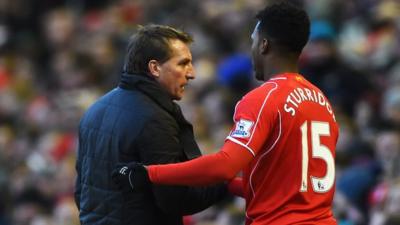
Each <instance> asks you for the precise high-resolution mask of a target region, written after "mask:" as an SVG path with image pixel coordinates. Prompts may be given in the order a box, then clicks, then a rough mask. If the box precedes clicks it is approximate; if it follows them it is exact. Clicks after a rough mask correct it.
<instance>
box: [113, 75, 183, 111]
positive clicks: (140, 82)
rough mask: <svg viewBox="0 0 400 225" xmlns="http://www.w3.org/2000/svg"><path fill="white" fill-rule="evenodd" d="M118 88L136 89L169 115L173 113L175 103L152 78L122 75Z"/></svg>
mask: <svg viewBox="0 0 400 225" xmlns="http://www.w3.org/2000/svg"><path fill="white" fill-rule="evenodd" d="M118 86H119V87H120V88H123V89H130V90H132V89H137V90H139V91H141V92H143V93H144V94H146V95H147V96H149V97H150V98H151V99H152V100H153V101H155V102H156V103H157V104H158V105H160V106H161V107H162V108H164V109H165V110H167V111H168V112H169V113H173V112H174V109H175V106H174V104H175V103H174V102H173V101H172V99H171V98H170V97H169V94H168V92H166V91H165V90H164V89H163V88H162V87H161V85H160V84H159V83H157V81H156V80H155V79H154V78H152V77H150V76H148V75H147V74H129V73H122V75H121V80H120V82H119V85H118Z"/></svg>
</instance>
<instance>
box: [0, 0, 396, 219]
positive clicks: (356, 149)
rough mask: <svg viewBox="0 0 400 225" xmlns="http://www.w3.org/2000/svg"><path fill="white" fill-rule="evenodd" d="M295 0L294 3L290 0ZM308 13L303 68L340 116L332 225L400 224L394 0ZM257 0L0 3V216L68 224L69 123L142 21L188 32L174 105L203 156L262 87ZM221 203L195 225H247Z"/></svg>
mask: <svg viewBox="0 0 400 225" xmlns="http://www.w3.org/2000/svg"><path fill="white" fill-rule="evenodd" d="M293 1H294V0H293ZM296 2H297V3H298V4H302V5H303V6H304V7H305V8H306V9H307V11H308V12H309V14H310V17H311V19H312V29H311V38H310V41H309V43H308V45H307V47H306V49H305V50H304V52H303V55H302V60H301V70H302V72H303V73H304V75H305V76H306V77H307V78H308V79H309V80H311V81H312V82H314V83H315V84H316V85H317V86H319V87H321V89H323V90H324V92H325V93H326V94H327V96H328V97H329V98H330V100H331V102H332V104H333V105H334V109H335V112H336V118H337V120H338V121H339V123H340V132H341V133H340V138H339V143H338V146H337V159H336V167H337V192H336V196H335V203H334V210H335V214H336V217H337V219H338V221H339V224H340V225H353V224H354V225H356V224H370V225H395V224H400V129H399V127H400V35H399V34H400V3H399V1H394V0H304V1H296ZM264 5H265V1H262V0H229V1H228V0H202V1H195V0H186V1H185V0H169V1H159V0H134V1H128V0H119V1H111V0H109V1H107V0H101V1H100V0H29V1H27V0H3V1H0V190H1V191H0V225H53V224H54V225H76V224H79V221H78V214H77V209H76V207H75V204H74V201H73V186H74V179H75V170H74V165H75V153H76V145H77V136H76V131H77V126H78V122H79V118H80V117H81V115H82V113H83V112H84V111H85V109H86V108H87V107H88V106H89V105H90V104H91V103H92V102H93V101H94V100H95V99H96V98H97V97H99V96H100V95H102V94H103V93H104V92H106V91H107V90H109V89H111V88H113V87H114V86H115V85H116V84H117V82H118V78H119V72H120V71H121V65H122V63H123V56H124V54H125V48H126V44H127V40H128V38H129V36H130V35H131V34H132V33H133V32H134V30H135V27H136V25H137V24H147V23H161V24H167V25H173V26H176V27H178V28H182V29H184V30H185V31H188V32H189V33H191V34H192V35H193V36H194V38H195V43H194V45H193V46H192V50H193V56H194V62H195V68H196V71H197V73H196V75H197V78H196V80H194V81H193V82H192V84H191V86H190V87H189V88H187V89H186V90H187V92H186V96H185V98H184V100H183V101H181V102H180V105H181V106H182V107H183V111H184V114H185V115H186V117H187V118H188V119H189V120H190V121H191V122H193V124H194V127H195V134H196V137H197V140H198V142H199V144H200V145H201V149H202V150H203V151H204V153H205V154H207V153H210V152H212V151H215V150H217V149H218V147H220V146H221V145H222V143H223V141H224V139H225V137H226V135H227V132H228V131H229V129H230V127H231V125H232V122H231V116H232V113H233V107H234V103H235V102H236V101H237V100H238V99H240V97H241V96H242V95H243V94H244V93H245V92H247V91H248V90H249V89H251V88H252V87H254V86H256V85H258V84H259V83H257V82H256V81H254V78H253V76H252V68H251V60H250V58H249V49H250V43H251V40H250V33H251V31H252V28H253V27H254V25H255V22H256V21H255V19H254V14H255V12H257V11H258V10H259V9H261V8H262V7H263V6H264ZM243 207H244V202H243V201H242V200H240V199H238V198H232V199H229V200H227V201H225V202H223V203H221V204H219V205H217V206H215V207H212V208H210V209H208V210H206V211H204V212H202V213H200V214H197V215H194V216H192V217H188V218H186V219H187V221H186V222H187V224H192V225H205V224H208V225H225V224H230V225H235V224H243V216H244V214H243Z"/></svg>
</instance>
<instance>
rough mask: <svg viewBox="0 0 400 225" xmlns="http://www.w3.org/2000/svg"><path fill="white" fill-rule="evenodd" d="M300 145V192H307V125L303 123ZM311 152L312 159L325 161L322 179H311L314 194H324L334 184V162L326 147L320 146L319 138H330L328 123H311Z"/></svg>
mask: <svg viewBox="0 0 400 225" xmlns="http://www.w3.org/2000/svg"><path fill="white" fill-rule="evenodd" d="M300 130H301V137H302V139H301V143H302V174H301V186H300V192H306V191H307V186H308V185H307V183H308V182H307V179H308V160H309V157H308V138H307V133H308V131H307V130H308V123H307V121H305V122H304V123H303V125H301V127H300ZM310 131H311V152H312V158H320V159H322V160H324V161H325V163H326V166H327V169H326V175H325V176H324V177H314V176H310V177H311V184H312V188H313V190H314V191H315V192H318V193H324V192H327V191H329V190H330V189H331V188H332V186H333V184H334V182H335V161H334V159H333V156H332V153H331V151H330V150H329V148H328V147H327V146H326V145H323V144H321V140H320V137H321V136H330V129H329V123H327V122H320V121H311V130H310Z"/></svg>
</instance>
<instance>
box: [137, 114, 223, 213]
mask: <svg viewBox="0 0 400 225" xmlns="http://www.w3.org/2000/svg"><path fill="white" fill-rule="evenodd" d="M137 147H138V149H137V150H138V152H139V157H140V160H141V163H143V164H145V165H152V164H167V163H176V162H182V161H186V160H187V158H186V156H185V154H184V151H183V146H181V144H180V143H179V139H178V128H177V126H176V124H175V123H173V122H172V121H170V120H166V119H161V118H156V119H153V120H152V121H149V122H148V123H147V125H146V126H145V129H143V131H142V132H141V135H140V137H139V138H138V145H137ZM153 193H154V197H155V201H156V204H157V205H158V207H159V208H160V209H161V210H163V211H164V212H165V213H170V214H177V215H190V214H194V213H197V212H200V211H202V210H204V209H206V208H208V207H209V206H211V205H213V204H215V203H216V202H218V201H219V200H221V199H223V198H224V197H226V196H227V195H228V190H227V185H226V184H224V183H220V184H217V185H213V186H207V187H187V186H166V185H153Z"/></svg>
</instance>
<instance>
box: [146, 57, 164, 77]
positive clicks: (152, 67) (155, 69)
mask: <svg viewBox="0 0 400 225" xmlns="http://www.w3.org/2000/svg"><path fill="white" fill-rule="evenodd" d="M147 66H148V68H149V71H150V74H151V75H152V76H153V77H155V78H157V77H159V76H160V71H161V67H160V64H159V63H158V62H157V60H154V59H152V60H150V61H149V63H148V64H147Z"/></svg>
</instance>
